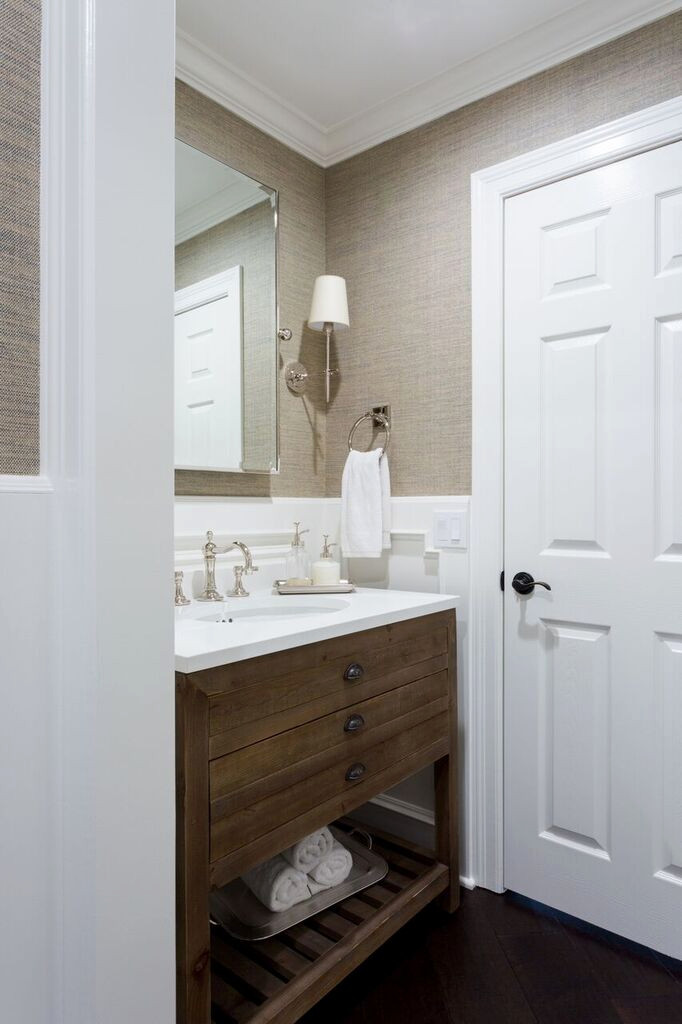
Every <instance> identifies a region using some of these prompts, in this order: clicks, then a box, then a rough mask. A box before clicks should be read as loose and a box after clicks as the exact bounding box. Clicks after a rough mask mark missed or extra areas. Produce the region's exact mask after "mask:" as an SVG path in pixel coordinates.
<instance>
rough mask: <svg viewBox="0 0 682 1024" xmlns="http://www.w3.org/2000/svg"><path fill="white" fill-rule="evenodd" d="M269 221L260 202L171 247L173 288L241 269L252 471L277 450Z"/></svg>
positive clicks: (246, 446) (247, 454)
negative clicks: (230, 270) (173, 263)
mask: <svg viewBox="0 0 682 1024" xmlns="http://www.w3.org/2000/svg"><path fill="white" fill-rule="evenodd" d="M273 218H274V212H273V209H272V206H271V204H270V200H269V199H266V200H264V201H263V202H262V203H258V204H257V205H256V206H251V207H250V208H249V209H248V210H244V211H242V213H238V214H237V215H236V216H235V217H230V218H229V219H228V220H225V221H223V222H222V224H216V225H215V227H212V228H209V229H208V230H207V231H202V232H201V233H200V234H198V235H194V236H193V237H192V238H188V239H187V241H186V242H181V244H180V245H177V246H176V247H175V287H176V288H186V287H187V286H188V285H190V284H196V282H197V281H203V279H204V278H205V277H211V276H212V275H213V274H219V273H220V272H221V271H223V270H227V269H228V267H235V266H237V265H238V264H239V265H240V266H241V267H242V274H243V277H242V311H243V332H242V333H243V358H244V391H243V399H244V408H243V411H242V420H243V423H244V438H243V453H244V461H243V465H245V466H254V467H257V468H262V467H263V466H269V465H270V464H271V463H272V460H273V458H274V453H275V450H276V447H277V417H276V416H275V411H276V406H275V402H274V401H273V395H274V394H275V393H276V392H275V388H276V387H277V367H276V365H275V357H274V332H275V329H276V328H275V326H274V317H275V299H274V296H275V241H274V232H273V227H272V225H273Z"/></svg>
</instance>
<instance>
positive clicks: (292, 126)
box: [176, 0, 682, 167]
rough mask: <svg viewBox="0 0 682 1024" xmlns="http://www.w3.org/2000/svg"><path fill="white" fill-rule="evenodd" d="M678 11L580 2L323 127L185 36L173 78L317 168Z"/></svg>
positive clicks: (661, 3)
mask: <svg viewBox="0 0 682 1024" xmlns="http://www.w3.org/2000/svg"><path fill="white" fill-rule="evenodd" d="M681 8H682V0H658V2H653V3H651V2H649V3H645V4H642V2H641V0H585V2H584V3H582V4H580V5H579V6H577V7H574V8H573V9H572V10H570V11H566V12H565V13H564V14H560V15H558V16H557V17H555V18H551V19H550V20H549V21H546V22H543V23H542V24H541V25H537V26H536V27H535V28H532V29H530V30H529V31H527V32H524V33H522V34H521V35H518V36H515V37H514V38H513V39H510V40H507V41H506V42H504V43H502V44H500V45H499V46H496V47H494V48H493V49H490V50H487V51H486V52H485V53H481V54H479V55H478V56H476V57H473V58H472V59H471V60H468V61H465V62H464V63H462V64H459V65H457V66H456V67H453V68H451V69H450V70H449V71H446V72H444V73H443V74H440V75H437V76H436V77H435V78H432V79H430V80H428V81H426V82H422V83H420V84H419V85H416V86H414V87H413V88H411V89H408V90H406V91H405V92H402V93H400V94H399V95H397V96H393V97H391V98H390V99H388V100H386V101H384V102H383V103H380V104H378V105H376V106H373V107H370V108H368V109H366V110H364V111H361V112H359V113H358V114H357V115H355V116H353V117H351V118H349V119H348V120H346V121H342V122H339V123H337V124H331V125H321V124H319V123H317V122H315V121H313V120H311V119H310V118H308V117H307V116H306V115H305V114H303V113H302V112H301V111H300V110H297V109H296V108H294V107H292V106H290V105H288V104H285V103H283V102H282V100H281V99H279V98H278V97H277V96H275V95H274V94H273V93H272V92H270V91H269V90H266V89H265V88H263V87H262V86H260V85H259V84H258V83H257V82H256V81H254V80H253V79H252V78H249V77H247V76H245V75H244V74H243V73H241V72H239V71H237V70H236V69H235V68H234V67H232V66H231V65H230V64H228V62H227V61H225V60H223V58H222V57H220V56H219V55H218V54H216V53H214V52H213V51H211V50H210V49H208V48H207V47H205V46H204V45H203V44H201V43H199V42H197V41H196V40H195V39H193V38H192V37H191V36H189V35H187V34H186V33H183V32H178V37H177V52H176V72H177V76H178V78H180V79H181V80H182V81H183V82H186V83H187V84H188V85H191V86H192V87H193V88H194V89H197V90H198V91H199V92H202V93H204V95H206V96H209V97H210V98H211V99H213V100H215V101H216V102H217V103H220V104H222V105H223V106H225V107H227V108H228V109H229V110H232V111H233V112H234V113H236V114H238V115H239V116H240V117H242V118H244V120H245V121H248V122H249V123H251V124H253V125H255V126H256V127H257V128H260V129H261V130H262V131H264V132H266V133H267V134H268V135H271V136H272V137H273V138H275V139H278V140H279V141H280V142H283V143H284V144H285V145H286V146H289V147H290V148H291V149H294V150H296V151H297V152H298V153H301V154H302V155H303V156H305V157H308V159H309V160H312V161H313V162H314V163H317V164H319V165H320V166H321V167H330V166H332V165H333V164H336V163H339V162H340V161H341V160H346V159H348V158H349V157H351V156H354V155H355V154H357V153H361V152H362V151H363V150H366V149H370V148H371V147H372V146H376V145H378V144H379V143H381V142H386V141H387V140H388V139H391V138H394V137H395V136H398V135H402V134H404V133H405V132H408V131H411V130H412V129H413V128H418V127H419V126H420V125H423V124H427V123H428V122H429V121H433V120H435V119H436V118H438V117H442V116H443V115H444V114H447V113H450V112H451V111H453V110H457V109H458V108H459V107H463V106H466V104H468V103H472V102H473V101H475V100H478V99H482V98H483V97H484V96H489V95H490V94H491V93H494V92H497V91H498V90H500V89H504V88H506V87H507V86H509V85H513V84H514V83H515V82H520V81H522V80H523V79H524V78H529V77H530V76H531V75H534V74H537V73H538V72H540V71H545V70H546V69H547V68H550V67H554V66H555V65H557V64H561V63H563V62H564V61H566V60H570V59H571V58H572V57H576V56H578V55H579V54H581V53H585V52H586V51H588V50H592V49H594V48H595V47H597V46H600V45H602V44H603V43H606V42H609V41H610V40H611V39H616V38H617V37H618V36H622V35H626V34H627V33H628V32H632V31H634V30H635V29H637V28H640V27H641V26H642V25H645V24H647V23H649V22H652V21H657V20H658V19H659V18H663V17H665V16H666V15H668V14H672V13H674V12H675V11H678V10H680V9H681Z"/></svg>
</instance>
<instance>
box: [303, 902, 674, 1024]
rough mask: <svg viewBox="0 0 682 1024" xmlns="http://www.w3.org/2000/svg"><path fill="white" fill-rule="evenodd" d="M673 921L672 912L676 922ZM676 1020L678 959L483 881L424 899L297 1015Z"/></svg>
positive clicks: (310, 1021)
mask: <svg viewBox="0 0 682 1024" xmlns="http://www.w3.org/2000/svg"><path fill="white" fill-rule="evenodd" d="M680 927H682V922H680ZM498 1022H499V1024H534V1022H538V1024H682V963H679V962H678V961H674V960H669V959H667V958H665V957H661V956H658V955H657V954H655V953H653V952H652V951H650V950H646V949H644V948H643V947H640V946H636V945H635V944H634V943H630V942H627V941H625V940H622V939H618V938H617V937H616V936H613V935H610V934H608V933H605V932H601V931H599V930H597V929H594V928H590V927H589V926H588V925H584V924H582V923H581V922H578V921H575V920H574V919H572V918H568V917H567V916H566V915H563V914H559V913H555V912H554V911H551V910H549V909H547V908H544V907H538V906H536V905H534V904H531V903H530V902H529V901H527V900H524V899H522V898H521V897H518V896H513V895H511V894H505V895H504V896H498V895H495V894H494V893H490V892H487V891H486V890H484V889H477V890H475V891H474V892H463V898H462V906H461V907H460V909H459V910H458V911H457V913H456V914H454V915H453V916H452V917H447V916H446V915H445V914H443V913H442V912H441V911H439V910H438V909H437V908H435V907H429V908H428V909H427V910H425V911H423V912H422V913H421V914H419V915H418V916H417V917H416V918H414V920H413V921H412V922H410V924H408V925H407V926H406V927H405V928H403V929H402V930H401V931H400V932H398V934H397V935H395V936H394V937H393V938H392V939H391V940H390V941H389V942H387V943H386V944H385V945H384V946H383V947H382V948H381V949H380V950H378V952H377V953H375V954H374V955H373V956H372V957H370V959H369V960H367V961H366V962H365V963H364V964H363V965H362V966H361V967H360V968H359V969H358V970H356V971H355V972H354V973H353V974H352V975H351V976H350V977H349V978H347V979H346V981H345V982H343V983H342V984H341V985H339V986H338V987H337V988H336V989H334V991H333V992H331V993H330V994H329V995H328V996H327V997H326V998H325V999H323V1000H322V1001H321V1002H320V1003H318V1005H317V1006H316V1007H315V1008H314V1009H313V1010H311V1011H310V1013H308V1014H306V1016H305V1017H303V1018H302V1019H301V1024H498Z"/></svg>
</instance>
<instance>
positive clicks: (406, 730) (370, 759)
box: [210, 696, 449, 884]
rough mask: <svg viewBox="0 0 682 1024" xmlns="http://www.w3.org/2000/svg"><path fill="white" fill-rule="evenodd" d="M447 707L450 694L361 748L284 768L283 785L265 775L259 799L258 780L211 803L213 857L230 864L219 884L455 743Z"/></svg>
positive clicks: (370, 736)
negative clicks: (270, 786) (451, 741)
mask: <svg viewBox="0 0 682 1024" xmlns="http://www.w3.org/2000/svg"><path fill="white" fill-rule="evenodd" d="M447 707H448V699H447V696H441V697H440V698H437V699H436V700H434V701H431V702H430V703H428V704H426V705H423V706H422V707H418V708H417V709H416V710H414V711H411V712H409V713H408V714H406V715H402V716H400V717H398V718H394V719H392V720H391V721H390V722H388V723H386V727H385V731H384V732H382V731H381V730H382V727H378V728H377V729H375V730H372V731H370V732H368V733H367V734H366V736H365V737H362V734H360V735H358V737H357V739H358V743H357V745H355V744H346V743H341V744H340V745H338V746H336V747H334V748H332V749H331V750H329V751H322V752H321V756H322V757H323V758H324V760H320V761H318V760H317V758H315V757H313V758H309V759H308V760H307V761H306V762H300V763H299V764H298V765H294V766H292V767H291V768H290V769H284V770H283V771H280V772H278V773H277V777H275V776H270V777H269V780H273V781H274V785H275V787H276V788H275V789H274V790H272V789H271V791H270V792H268V786H267V782H268V779H265V780H261V783H260V785H261V786H262V789H261V792H260V795H259V797H258V795H257V793H256V788H257V786H258V785H259V784H258V783H256V784H255V787H254V785H251V786H248V787H246V788H245V790H240V791H236V793H233V794H227V795H226V796H224V797H219V798H217V799H216V800H211V823H210V851H211V852H210V859H211V861H212V862H218V861H225V863H224V864H221V867H220V869H219V872H218V878H219V879H220V880H219V881H217V882H216V884H223V883H224V881H226V880H227V879H228V878H229V877H234V874H233V873H232V872H233V871H234V873H235V874H238V873H239V871H240V870H241V866H240V865H241V863H242V862H244V863H245V862H246V861H247V860H248V859H249V858H250V863H257V862H258V859H259V858H260V859H264V858H265V857H267V856H270V855H272V854H274V853H277V852H278V851H279V850H282V849H284V848H285V847H286V846H288V845H289V843H290V842H291V841H293V839H297V838H300V835H304V834H305V832H306V830H310V828H314V827H316V824H315V823H317V826H319V825H323V824H326V823H327V822H328V821H332V820H334V818H336V817H340V816H342V815H344V814H346V813H348V811H350V810H352V808H353V807H357V806H358V805H359V804H360V803H364V802H365V801H366V800H367V799H369V797H370V796H373V795H376V793H378V792H381V791H382V790H383V789H385V788H387V786H390V785H392V784H393V782H392V780H391V778H390V772H391V770H392V769H393V768H395V770H396V773H397V775H396V781H397V777H398V776H399V777H404V774H405V770H406V766H407V765H408V764H409V762H412V763H413V764H415V765H417V766H418V767H421V764H422V763H424V764H425V763H428V762H429V760H434V759H435V758H436V757H438V756H442V754H444V753H445V752H446V751H447V746H448V740H449V734H448V723H449V715H448V710H447ZM258 746H260V744H258ZM421 752H423V762H420V760H419V758H420V753H421ZM318 756H319V755H318ZM414 770H415V771H416V770H417V768H416V767H415V768H414ZM303 773H305V774H303ZM387 776H388V777H387ZM263 783H266V785H263ZM247 791H248V793H247ZM299 821H300V825H299V826H298V828H300V832H298V834H297V831H298V829H297V825H296V822H299ZM292 826H293V827H292ZM290 833H291V839H290V838H288V837H289V834H290ZM249 848H250V849H249ZM214 875H215V873H214Z"/></svg>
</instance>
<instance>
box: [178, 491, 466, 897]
mask: <svg viewBox="0 0 682 1024" xmlns="http://www.w3.org/2000/svg"><path fill="white" fill-rule="evenodd" d="M469 502H470V499H469V497H468V496H466V495H465V496H456V495H438V496H430V495H417V496H414V497H410V498H405V497H396V498H393V499H392V500H391V513H392V523H393V526H392V530H391V541H392V546H391V551H390V552H386V553H385V554H384V555H383V556H382V557H381V558H374V559H343V560H342V575H344V576H345V575H348V576H349V578H350V579H352V580H353V582H354V583H355V584H356V585H357V586H361V587H374V588H379V589H391V590H416V591H422V592H427V593H444V594H458V595H459V596H460V603H459V604H458V606H457V630H458V633H457V671H458V674H459V718H460V735H461V736H463V737H464V738H465V740H464V742H461V743H460V765H459V772H460V802H461V807H462V822H463V824H462V829H461V848H460V858H461V871H462V878H463V884H465V885H468V884H473V883H472V882H471V867H470V865H471V864H472V863H473V852H472V849H471V836H472V835H473V828H472V827H471V825H472V815H473V813H474V807H473V804H472V800H471V793H470V785H471V781H470V771H469V762H470V759H471V758H472V757H474V756H476V755H475V751H474V750H473V749H472V747H471V744H470V741H469V736H470V734H471V726H470V721H469V717H470V714H471V707H472V701H471V696H470V694H469V685H468V676H467V671H468V662H469V659H468V653H467V652H468V639H467V638H468V618H469V611H468V595H469V552H468V550H467V549H466V548H444V549H439V548H436V547H435V546H434V543H433V514H434V512H435V511H436V510H438V511H447V510H449V509H452V510H455V509H458V510H462V509H463V510H465V512H466V514H467V515H468V513H469ZM340 519H341V502H340V500H339V499H338V498H294V497H275V498H248V497H240V498H227V499H222V500H221V499H218V498H199V497H197V498H189V497H180V498H176V501H175V567H176V568H177V569H182V570H183V572H184V573H185V578H184V585H185V593H186V594H187V596H188V597H193V598H196V597H197V595H198V594H200V593H201V590H202V587H203V578H204V572H203V558H202V553H201V546H202V544H203V543H204V542H205V535H206V530H207V529H211V530H213V531H214V534H215V536H216V540H217V542H218V543H219V544H220V545H224V544H228V543H229V542H230V541H232V540H241V541H244V542H246V543H247V544H248V545H249V547H250V548H251V550H252V552H253V558H254V562H255V564H256V565H258V566H259V572H257V573H255V574H254V575H253V576H250V577H249V580H248V587H247V589H248V590H249V591H251V593H252V594H254V595H257V594H262V593H269V592H270V590H271V588H272V583H273V580H275V579H280V578H282V577H283V576H284V575H285V565H286V555H287V552H288V549H289V545H290V542H291V538H292V536H293V523H294V521H296V520H300V521H301V523H302V525H303V526H304V527H306V528H308V529H309V530H310V533H309V534H306V535H305V541H306V547H307V550H308V552H309V553H310V554H311V555H312V556H313V557H315V556H317V554H318V552H319V550H320V548H321V545H322V535H323V534H324V533H328V534H329V537H330V540H331V541H333V542H336V543H338V541H339V537H340ZM335 550H337V551H338V548H337V549H335ZM240 559H241V553H240V552H239V551H229V552H227V553H226V554H224V555H218V557H217V560H216V581H217V585H218V589H219V590H220V591H221V592H223V593H225V592H226V591H227V590H229V589H231V587H232V582H233V575H232V568H233V566H234V565H235V564H236V563H237V561H238V560H240ZM282 600H283V601H285V600H287V598H285V597H283V598H282ZM433 809H434V791H433V773H432V771H431V770H430V769H426V770H425V771H423V772H419V773H418V774H417V775H415V776H414V777H413V778H411V779H409V780H407V781H406V782H404V783H401V784H400V785H399V786H397V787H395V789H393V790H391V791H390V793H388V794H383V795H382V796H381V797H380V798H379V799H378V802H377V801H373V803H372V806H371V807H369V805H368V806H367V807H366V808H365V809H363V812H362V813H363V815H366V817H365V818H364V820H366V821H368V823H370V824H372V823H373V824H375V825H376V826H377V827H390V829H391V830H392V831H394V832H396V833H397V834H399V835H402V836H403V837H404V838H406V839H410V840H412V841H414V842H422V843H425V842H426V841H427V840H429V841H430V840H431V839H432V822H433ZM377 815H379V816H380V817H377ZM429 830H431V831H429Z"/></svg>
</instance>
